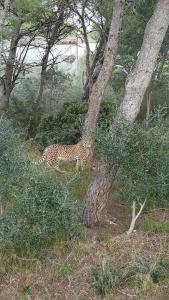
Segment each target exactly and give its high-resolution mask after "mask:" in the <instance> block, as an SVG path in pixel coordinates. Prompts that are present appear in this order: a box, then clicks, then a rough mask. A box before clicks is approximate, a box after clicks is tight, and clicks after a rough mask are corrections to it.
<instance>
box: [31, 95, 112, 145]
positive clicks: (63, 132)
mask: <svg viewBox="0 0 169 300" xmlns="http://www.w3.org/2000/svg"><path fill="white" fill-rule="evenodd" d="M86 112H87V103H84V102H80V101H76V102H67V103H65V104H64V105H63V106H62V108H61V109H60V110H59V111H58V113H57V114H56V115H47V116H44V117H43V118H42V120H41V122H40V124H39V127H38V130H37V135H36V137H35V140H36V142H38V143H39V145H40V147H41V148H44V147H46V146H47V145H49V144H54V143H61V144H75V143H77V142H78V141H79V139H80V137H81V134H82V127H83V123H84V119H85V115H86ZM112 113H113V105H112V103H109V102H108V103H107V102H104V103H103V104H102V106H101V111H100V117H99V126H100V127H102V128H103V129H104V128H107V127H108V126H109V121H110V119H111V117H112Z"/></svg>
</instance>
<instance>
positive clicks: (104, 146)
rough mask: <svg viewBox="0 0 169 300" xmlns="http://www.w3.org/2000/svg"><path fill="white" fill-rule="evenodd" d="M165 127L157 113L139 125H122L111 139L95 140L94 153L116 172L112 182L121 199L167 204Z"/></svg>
mask: <svg viewBox="0 0 169 300" xmlns="http://www.w3.org/2000/svg"><path fill="white" fill-rule="evenodd" d="M168 124H169V119H168V118H166V117H165V110H161V111H157V112H156V114H154V115H153V116H152V117H151V118H150V119H149V120H146V121H144V122H143V123H138V122H136V123H135V124H133V125H128V126H127V125H126V126H124V125H123V127H122V130H121V131H119V132H118V134H116V136H114V138H113V139H112V137H111V134H110V133H109V132H108V133H107V135H106V134H105V132H104V133H103V134H101V135H100V136H99V137H98V139H97V141H98V142H97V145H98V150H99V151H100V152H101V153H103V154H104V155H105V156H106V157H107V158H108V160H109V162H110V164H112V165H113V166H116V168H117V169H118V172H117V174H116V179H117V180H118V181H119V183H120V187H121V189H120V192H121V195H122V198H123V199H125V200H127V201H129V202H132V201H137V200H138V201H140V202H144V200H145V199H147V200H148V201H149V203H150V204H151V205H155V204H158V205H168V204H169V203H168V200H167V199H168V196H169V172H168V166H169V135H168Z"/></svg>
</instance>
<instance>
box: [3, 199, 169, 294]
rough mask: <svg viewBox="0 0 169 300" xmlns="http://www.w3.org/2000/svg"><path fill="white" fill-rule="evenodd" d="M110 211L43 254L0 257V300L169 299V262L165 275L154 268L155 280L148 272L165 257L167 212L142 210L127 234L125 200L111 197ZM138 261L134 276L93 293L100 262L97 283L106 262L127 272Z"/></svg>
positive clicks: (168, 236)
mask: <svg viewBox="0 0 169 300" xmlns="http://www.w3.org/2000/svg"><path fill="white" fill-rule="evenodd" d="M108 211H109V215H112V216H113V215H114V212H115V215H116V218H113V222H114V223H115V224H106V223H105V224H101V225H100V226H98V227H97V226H96V227H95V228H93V229H84V232H83V237H82V238H80V239H79V240H75V241H71V242H63V241H62V242H60V243H59V244H57V245H55V246H54V247H53V248H52V249H51V250H49V251H48V252H47V254H46V253H45V255H44V257H42V258H41V259H28V258H23V257H22V258H21V257H17V256H15V257H13V258H11V259H10V260H9V261H7V259H6V258H4V257H1V261H0V300H16V299H17V300H22V299H28V300H31V299H35V300H82V299H83V300H90V299H98V300H99V299H106V300H110V299H112V300H125V299H126V300H128V299H136V300H143V299H147V300H162V299H163V300H167V299H169V264H167V267H166V270H165V276H161V273H160V272H161V270H160V269H159V268H156V270H155V272H156V273H155V275H156V277H157V279H158V280H157V282H153V280H152V278H151V276H150V275H151V272H152V269H153V268H155V266H157V265H158V262H159V261H160V260H161V259H165V261H167V262H168V261H169V234H168V232H167V231H168V228H169V227H168V223H167V221H168V220H169V212H168V211H167V210H163V209H156V210H153V211H152V212H151V213H150V212H149V213H147V214H146V213H145V214H144V215H143V216H142V220H140V222H139V223H138V225H137V228H136V231H135V232H134V233H133V234H132V235H131V236H130V237H128V236H127V235H126V230H127V228H128V225H129V222H130V214H129V211H128V209H127V208H126V207H125V205H124V204H122V203H120V202H118V201H117V202H112V201H110V203H109V207H108ZM147 219H148V220H150V222H149V223H146V222H147ZM152 224H153V226H152ZM154 224H156V226H155V225H154ZM164 224H166V225H164ZM163 225H164V226H163ZM154 228H155V229H154ZM140 262H141V263H140ZM136 264H137V266H138V265H139V266H141V267H140V273H139V274H137V276H136V275H135V276H133V277H132V276H131V278H130V280H129V281H127V280H126V281H125V280H124V281H123V282H121V284H119V285H117V286H116V285H115V286H114V287H112V288H111V289H110V290H109V291H108V293H107V294H106V295H105V296H102V297H101V295H99V294H97V292H98V289H96V285H95V286H94V284H93V275H92V274H93V270H94V269H95V270H96V269H97V267H98V265H100V266H102V271H101V273H100V275H99V276H100V277H99V276H98V278H97V280H96V281H97V282H96V283H97V286H100V285H99V284H100V283H101V281H100V280H101V279H102V278H103V276H104V272H105V271H104V268H105V266H106V267H107V268H108V267H110V266H112V267H114V266H115V267H116V268H118V270H120V271H119V272H121V271H123V272H126V271H127V270H129V268H130V267H132V266H134V265H136ZM141 269H144V271H141ZM145 269H146V270H148V271H146V272H145ZM163 273H164V272H163ZM108 274H109V271H108ZM163 275H164V274H163ZM95 279H96V278H95ZM101 284H103V282H102V283H101Z"/></svg>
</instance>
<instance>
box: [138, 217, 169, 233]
mask: <svg viewBox="0 0 169 300" xmlns="http://www.w3.org/2000/svg"><path fill="white" fill-rule="evenodd" d="M139 228H140V229H141V230H143V231H144V232H147V233H157V234H160V233H163V234H165V233H167V234H168V233H169V223H160V222H158V221H155V220H153V219H151V218H150V217H147V218H145V219H144V220H143V221H142V222H141V223H140V226H139Z"/></svg>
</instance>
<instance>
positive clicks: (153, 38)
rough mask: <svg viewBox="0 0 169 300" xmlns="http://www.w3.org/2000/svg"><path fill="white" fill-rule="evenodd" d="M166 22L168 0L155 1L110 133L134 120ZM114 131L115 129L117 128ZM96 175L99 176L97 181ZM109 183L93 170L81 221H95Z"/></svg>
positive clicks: (156, 55) (148, 80) (102, 174)
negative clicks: (124, 123)
mask: <svg viewBox="0 0 169 300" xmlns="http://www.w3.org/2000/svg"><path fill="white" fill-rule="evenodd" d="M168 25H169V0H159V1H158V3H157V5H156V8H155V11H154V14H153V16H152V17H151V18H150V20H149V22H148V24H147V26H146V29H145V34H144V39H143V43H142V47H141V51H140V53H139V56H138V58H137V61H136V64H135V67H134V69H133V70H132V72H131V73H130V74H129V76H128V78H127V80H126V86H125V95H124V99H123V101H122V103H121V105H120V108H119V110H118V113H117V117H116V118H115V120H114V121H113V124H112V136H113V135H114V134H115V131H114V130H115V128H116V129H118V126H119V124H120V123H121V122H123V121H127V122H129V123H130V122H134V121H135V119H136V117H137V114H138V112H139V110H140V105H141V102H142V100H143V97H144V93H145V91H146V89H147V87H148V85H149V83H150V80H151V77H152V74H153V71H154V68H155V63H156V60H157V57H158V53H159V50H160V47H161V44H162V42H163V39H164V37H165V34H166V31H167V28H168ZM116 132H118V130H117V131H116ZM117 134H118V133H117ZM112 146H113V144H112ZM104 168H105V169H106V174H108V170H109V166H108V164H106V165H104ZM115 174H116V172H114V174H113V175H114V176H115ZM97 178H99V179H98V180H97ZM109 182H110V179H109V177H105V174H104V172H101V173H100V174H99V169H97V170H96V173H95V174H94V177H93V179H92V181H91V183H90V185H89V187H88V189H87V192H86V196H85V199H84V201H85V210H86V211H85V213H84V214H83V221H84V224H86V225H88V226H92V225H94V224H95V223H96V222H98V220H96V218H95V217H94V216H95V215H97V211H92V210H93V209H95V210H96V209H97V207H99V205H98V203H101V205H102V207H103V206H105V205H106V200H107V195H108V192H109V186H110V184H109ZM100 187H102V189H103V187H104V191H102V193H103V194H104V195H105V197H104V201H105V204H104V205H103V203H102V202H103V200H102V196H100V194H99V192H98V191H99V190H100ZM96 191H97V192H96ZM95 203H97V207H96V206H95V205H94V204H95ZM101 215H102V212H101V211H100V210H99V216H100V219H101ZM86 216H87V217H86Z"/></svg>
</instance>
